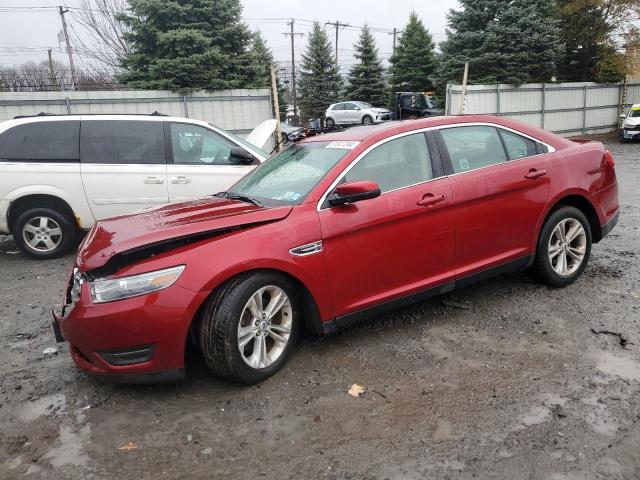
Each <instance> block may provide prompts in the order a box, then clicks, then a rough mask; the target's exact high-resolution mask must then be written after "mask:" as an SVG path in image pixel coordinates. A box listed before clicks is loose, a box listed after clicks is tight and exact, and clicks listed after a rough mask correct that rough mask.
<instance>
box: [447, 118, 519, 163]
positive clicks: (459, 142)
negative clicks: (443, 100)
mask: <svg viewBox="0 0 640 480" xmlns="http://www.w3.org/2000/svg"><path fill="white" fill-rule="evenodd" d="M440 134H441V135H442V139H443V140H444V143H445V145H446V147H447V151H448V152H449V158H450V159H451V165H452V167H453V172H454V173H461V172H467V171H469V170H475V169H477V168H482V167H488V166H489V165H496V164H498V163H503V162H506V161H507V155H506V153H505V151H504V147H503V146H502V141H501V140H500V136H499V135H498V131H497V130H496V129H495V128H494V127H488V126H484V125H473V126H469V127H451V128H443V129H441V130H440Z"/></svg>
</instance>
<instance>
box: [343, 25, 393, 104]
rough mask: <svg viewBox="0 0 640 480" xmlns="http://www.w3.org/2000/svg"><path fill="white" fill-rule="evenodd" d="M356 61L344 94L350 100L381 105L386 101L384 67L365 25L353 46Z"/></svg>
mask: <svg viewBox="0 0 640 480" xmlns="http://www.w3.org/2000/svg"><path fill="white" fill-rule="evenodd" d="M353 48H354V50H355V53H354V57H355V58H356V60H357V63H356V64H355V65H354V66H353V67H351V70H350V71H349V78H348V80H347V81H348V83H347V89H346V96H347V97H348V98H349V99H351V100H359V101H362V102H367V103H371V104H372V105H374V106H383V105H384V104H385V103H386V101H387V94H386V82H385V78H384V68H383V67H382V64H381V63H380V58H379V57H378V48H377V47H376V42H375V40H374V39H373V35H371V30H369V27H368V26H367V25H365V26H364V28H363V29H362V32H361V33H360V38H359V39H358V42H357V43H356V44H355V45H354V46H353Z"/></svg>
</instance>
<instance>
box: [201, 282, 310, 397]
mask: <svg viewBox="0 0 640 480" xmlns="http://www.w3.org/2000/svg"><path fill="white" fill-rule="evenodd" d="M299 312H300V309H299V308H298V299H297V296H296V289H295V287H294V286H293V284H292V283H291V282H290V281H289V280H288V279H287V278H286V277H284V276H282V275H280V274H278V273H276V272H258V273H250V274H246V275H241V276H239V277H237V278H235V279H233V280H231V281H229V282H228V283H227V284H225V285H224V286H222V287H221V288H219V289H218V290H217V291H216V292H215V293H214V294H213V295H212V297H211V299H210V300H209V304H208V305H207V308H206V311H205V314H204V318H203V319H202V322H201V324H200V345H201V348H202V353H203V356H204V358H205V360H206V362H207V365H208V366H209V368H210V369H211V370H213V371H214V372H215V373H217V374H218V375H220V376H222V377H224V378H227V379H229V380H234V381H237V382H241V383H246V384H254V383H259V382H261V381H263V380H265V379H267V378H269V377H270V376H272V375H273V374H275V373H276V372H277V371H278V370H280V368H282V366H283V365H284V364H285V362H286V361H287V358H288V356H289V354H290V353H291V350H292V349H293V346H294V344H295V341H296V338H297V336H298V330H299V323H300V321H299Z"/></svg>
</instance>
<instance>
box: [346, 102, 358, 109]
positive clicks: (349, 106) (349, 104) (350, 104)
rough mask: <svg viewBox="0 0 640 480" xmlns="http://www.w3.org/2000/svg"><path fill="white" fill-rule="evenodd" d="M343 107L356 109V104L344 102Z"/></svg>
mask: <svg viewBox="0 0 640 480" xmlns="http://www.w3.org/2000/svg"><path fill="white" fill-rule="evenodd" d="M344 109H345V110H355V109H356V104H355V103H345V104H344Z"/></svg>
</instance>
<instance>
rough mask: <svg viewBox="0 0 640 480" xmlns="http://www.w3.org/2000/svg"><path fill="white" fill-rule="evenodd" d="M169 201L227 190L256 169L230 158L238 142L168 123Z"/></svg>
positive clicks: (200, 128)
mask: <svg viewBox="0 0 640 480" xmlns="http://www.w3.org/2000/svg"><path fill="white" fill-rule="evenodd" d="M166 130H167V139H168V144H169V145H170V156H169V161H168V164H167V176H168V179H169V200H170V201H171V202H181V201H185V200H192V199H194V198H199V197H204V196H207V195H213V194H214V193H218V192H221V191H224V190H227V189H228V188H229V187H231V185H233V184H234V183H236V182H237V181H238V180H239V179H240V178H242V177H243V176H245V175H246V174H247V173H248V172H250V171H251V170H252V169H254V168H255V165H247V164H244V163H241V162H240V161H239V159H235V158H232V157H231V149H232V148H233V147H237V146H238V145H236V144H235V143H233V142H231V141H230V140H228V139H226V138H224V137H223V136H221V135H218V134H217V133H216V132H214V131H212V130H209V129H208V128H205V127H202V126H200V125H193V124H190V123H179V122H167V125H166Z"/></svg>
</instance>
